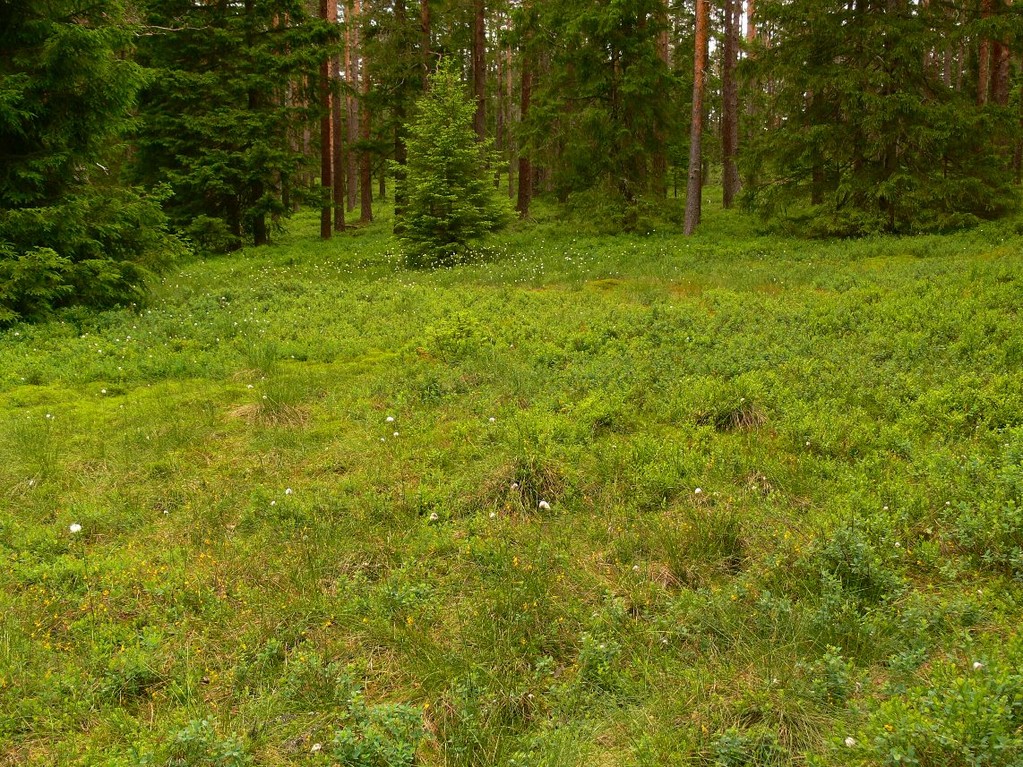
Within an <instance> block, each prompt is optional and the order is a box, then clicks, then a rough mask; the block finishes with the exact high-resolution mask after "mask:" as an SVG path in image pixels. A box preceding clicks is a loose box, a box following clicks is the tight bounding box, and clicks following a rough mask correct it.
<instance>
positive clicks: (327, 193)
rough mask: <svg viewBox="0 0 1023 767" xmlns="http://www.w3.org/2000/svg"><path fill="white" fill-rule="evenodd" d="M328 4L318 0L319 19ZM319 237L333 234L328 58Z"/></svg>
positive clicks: (323, 72) (323, 78) (323, 79)
mask: <svg viewBox="0 0 1023 767" xmlns="http://www.w3.org/2000/svg"><path fill="white" fill-rule="evenodd" d="M329 6H330V2H329V1H328V0H320V18H321V19H323V20H324V21H327V20H328V19H329V16H330V9H329ZM320 109H321V110H322V111H323V114H322V116H321V117H320V187H321V189H320V195H321V199H320V237H322V238H323V239H324V240H329V239H330V236H331V234H332V233H333V227H332V226H331V224H332V221H331V216H330V201H331V197H332V195H331V189H330V187H331V185H332V184H333V183H334V169H333V166H332V161H333V159H334V156H333V153H332V152H331V144H330V115H331V109H330V57H329V56H324V58H323V62H322V63H321V64H320Z"/></svg>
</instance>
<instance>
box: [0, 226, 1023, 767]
mask: <svg viewBox="0 0 1023 767" xmlns="http://www.w3.org/2000/svg"><path fill="white" fill-rule="evenodd" d="M541 212H542V211H541ZM542 213H543V212H542ZM392 247H393V246H392V242H391V240H390V238H389V236H388V233H387V225H386V222H384V223H382V224H377V225H374V226H373V227H369V228H367V229H363V230H359V231H356V232H354V233H352V234H350V235H347V236H344V237H338V238H336V239H334V240H333V241H331V242H328V243H321V242H320V241H318V240H317V239H316V221H314V220H313V219H312V218H306V217H303V218H300V219H298V220H297V221H296V222H295V223H294V226H293V230H292V233H291V234H290V235H287V236H285V237H282V239H281V242H280V243H279V244H277V245H276V246H274V247H272V248H270V249H262V250H245V251H242V252H240V253H238V254H236V255H233V256H230V257H224V258H219V259H212V260H208V261H203V262H194V263H189V264H186V265H184V266H183V267H182V268H181V269H180V271H179V272H177V273H175V274H173V275H171V276H168V277H167V278H166V279H165V280H164V281H163V282H162V284H160V285H158V286H157V287H156V290H155V294H154V296H153V300H152V302H151V303H150V305H149V306H148V307H146V308H143V309H140V310H139V311H137V312H133V311H127V310H126V311H119V312H108V313H104V314H88V313H70V314H67V315H64V316H62V317H61V318H60V319H59V320H55V321H53V322H50V323H47V324H43V325H38V326H27V325H22V326H17V327H14V328H11V329H10V330H8V331H5V332H3V333H2V334H0V764H5V763H6V764H53V765H73V764H82V765H92V764H109V765H133V764H160V765H241V764H248V763H252V764H260V765H286V764H288V765H290V764H310V765H328V764H333V763H339V764H344V765H374V766H376V765H394V766H397V765H402V764H411V763H412V759H413V758H414V759H415V760H416V761H415V763H416V764H423V765H537V766H539V765H550V767H571V765H583V764H587V765H619V764H621V765H637V766H639V765H650V766H651V767H652V766H653V765H683V764H686V765H688V764H705V765H712V764H713V765H774V764H778V765H783V764H799V765H802V764H815V765H842V764H896V763H909V764H921V765H967V764H999V765H1000V764H1005V765H1013V764H1019V762H1020V760H1021V759H1023V735H1021V727H1023V680H1021V678H1020V675H1019V671H1018V669H1019V668H1020V665H1021V663H1023V642H1021V640H1020V638H1019V636H1018V633H1017V632H1018V626H1019V625H1020V622H1021V620H1023V602H1021V600H1023V589H1021V586H1020V581H1021V579H1023V375H1021V373H1020V371H1021V369H1023V320H1021V318H1020V316H1019V310H1020V307H1021V306H1023V237H1020V236H1019V235H1016V234H1013V233H1012V228H1011V227H1010V226H1007V225H1001V226H995V225H991V226H985V227H981V228H978V229H976V230H973V231H971V232H966V233H961V234H957V235H950V236H945V237H918V238H904V239H895V238H884V239H871V240H863V241H856V242H809V241H798V240H790V239H782V238H779V237H776V236H769V235H762V234H758V233H757V232H756V230H755V228H754V226H753V224H752V223H751V222H750V221H748V220H747V219H745V218H744V217H742V216H741V215H738V214H725V213H722V212H720V211H715V210H711V211H709V212H708V213H707V215H706V221H705V223H704V225H703V228H702V229H701V230H700V232H699V234H698V236H696V237H694V238H692V239H689V240H686V239H683V238H681V237H680V236H678V235H677V233H675V232H674V231H672V230H671V228H670V227H668V228H666V229H665V230H664V231H653V232H652V233H650V234H649V235H647V236H642V237H641V236H616V237H608V236H599V235H596V234H594V235H588V234H585V233H583V232H582V231H581V230H580V228H579V227H578V226H574V225H573V224H571V223H570V222H564V221H558V220H555V218H554V216H553V215H552V214H543V215H542V216H541V218H540V220H538V221H537V222H535V223H533V224H531V225H529V226H524V227H520V228H518V229H516V230H514V231H512V232H509V233H507V234H505V235H503V236H502V237H501V238H499V239H498V240H496V241H495V243H494V244H493V245H492V247H490V248H489V249H488V251H487V253H486V260H485V262H484V263H480V264H475V265H464V266H459V267H456V268H451V269H445V270H441V271H436V272H418V271H407V270H405V269H403V268H402V267H401V265H400V262H399V259H398V258H397V257H396V255H395V254H394V253H393V251H392ZM389 418H393V419H394V420H393V422H392V421H390V420H389ZM697 488H699V492H697ZM541 501H543V502H545V503H544V504H543V505H544V507H545V508H541ZM547 506H549V508H546V507H547ZM73 523H75V524H80V525H81V526H82V530H81V532H79V533H77V534H73V533H71V532H70V530H69V526H70V525H71V524H73ZM974 663H980V664H981V666H980V667H979V668H974V665H973V664H974ZM846 738H851V739H852V740H851V741H850V742H851V743H854V744H853V745H845V740H846ZM315 744H321V748H320V749H319V750H315V751H314V750H313V749H314V746H315ZM413 755H414V756H413ZM899 760H901V761H899ZM914 760H915V761H914ZM971 760H972V761H971ZM978 760H980V761H978Z"/></svg>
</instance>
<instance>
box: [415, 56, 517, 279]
mask: <svg viewBox="0 0 1023 767" xmlns="http://www.w3.org/2000/svg"><path fill="white" fill-rule="evenodd" d="M475 111H476V107H475V106H474V104H473V103H472V101H470V100H469V99H468V97H467V96H466V95H465V89H464V87H463V85H462V82H461V78H460V76H459V73H458V71H457V70H456V69H455V68H454V67H453V66H451V65H450V64H447V63H446V64H444V65H442V66H441V67H440V68H439V69H438V70H437V72H436V73H435V74H433V75H432V76H431V77H430V87H429V90H427V92H426V94H425V95H424V96H423V97H422V98H420V99H419V102H418V104H417V108H416V115H415V118H414V119H413V120H412V122H411V124H410V125H409V128H408V138H407V144H408V165H407V167H406V168H405V182H404V194H405V197H406V208H405V211H404V214H403V216H402V219H401V221H400V222H399V225H398V226H397V227H396V228H395V233H396V234H397V235H398V241H399V242H400V243H401V246H402V250H403V252H404V254H405V258H406V261H407V262H408V263H409V264H410V265H413V266H440V265H444V264H450V263H452V262H453V261H454V260H456V259H457V258H458V257H460V256H462V255H464V254H465V253H466V251H467V249H469V248H470V247H472V246H473V245H475V244H478V243H479V242H480V241H481V240H482V239H483V238H484V237H485V236H486V235H487V234H489V233H490V232H493V231H495V230H497V229H499V228H500V227H501V226H502V225H504V224H505V223H507V220H508V218H509V213H510V211H509V208H508V205H507V200H506V199H504V198H502V197H501V196H500V195H499V193H498V192H497V190H496V189H494V185H493V183H492V181H491V174H490V173H489V172H488V170H487V160H488V159H492V158H491V155H490V152H489V151H488V150H487V147H486V146H485V145H481V144H480V143H478V142H477V140H476V135H475V133H473V128H472V116H473V113H474V112H475Z"/></svg>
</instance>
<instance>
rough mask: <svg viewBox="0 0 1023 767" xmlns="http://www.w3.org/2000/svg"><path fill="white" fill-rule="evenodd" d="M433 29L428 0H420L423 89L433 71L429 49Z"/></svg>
mask: <svg viewBox="0 0 1023 767" xmlns="http://www.w3.org/2000/svg"><path fill="white" fill-rule="evenodd" d="M432 35H433V31H432V29H431V21H430V0H420V5H419V45H420V48H422V54H423V90H424V91H425V90H426V87H427V83H428V82H429V80H430V72H432V71H433V51H432V50H431V45H432Z"/></svg>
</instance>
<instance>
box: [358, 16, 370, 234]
mask: <svg viewBox="0 0 1023 767" xmlns="http://www.w3.org/2000/svg"><path fill="white" fill-rule="evenodd" d="M355 10H356V13H357V14H358V15H359V16H361V15H362V0H355ZM361 47H362V46H360V48H361ZM360 54H361V55H360V59H361V64H360V66H359V70H360V74H361V78H360V82H361V86H362V87H361V92H362V104H361V105H360V107H359V118H360V119H359V131H360V138H361V140H362V148H361V149H360V150H359V161H360V162H359V191H360V194H361V196H360V205H359V221H361V222H362V223H364V224H368V223H369V222H371V221H372V220H373V158H372V156H371V155H370V150H369V141H370V138H371V136H372V123H371V120H372V115H371V114H370V110H369V103H368V98H367V97H368V96H369V65H368V62H367V61H366V52H365V51H364V50H360Z"/></svg>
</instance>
